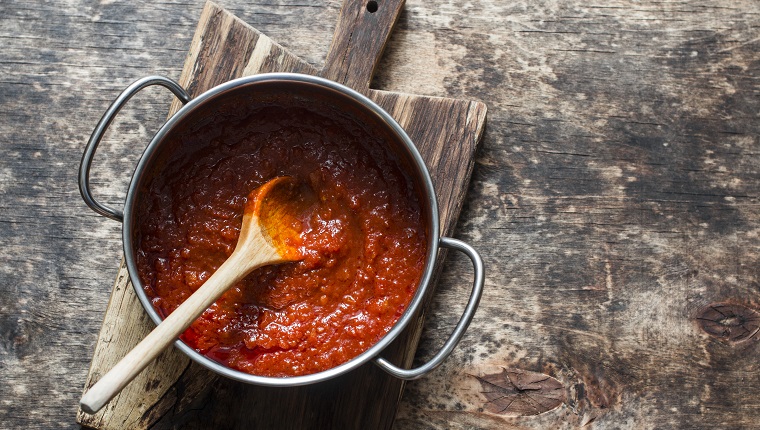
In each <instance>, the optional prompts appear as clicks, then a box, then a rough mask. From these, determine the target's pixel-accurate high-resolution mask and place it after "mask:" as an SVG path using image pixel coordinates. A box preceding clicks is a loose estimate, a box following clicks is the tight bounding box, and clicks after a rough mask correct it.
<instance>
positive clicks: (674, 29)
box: [0, 0, 760, 429]
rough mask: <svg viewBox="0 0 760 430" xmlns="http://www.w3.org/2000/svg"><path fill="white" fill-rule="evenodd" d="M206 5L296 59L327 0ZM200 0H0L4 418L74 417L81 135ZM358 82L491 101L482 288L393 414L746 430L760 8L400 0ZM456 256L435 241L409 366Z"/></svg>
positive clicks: (85, 234)
mask: <svg viewBox="0 0 760 430" xmlns="http://www.w3.org/2000/svg"><path fill="white" fill-rule="evenodd" d="M221 4H222V5H223V6H225V7H226V8H228V9H229V10H231V11H233V12H234V13H235V14H236V15H238V16H239V17H241V18H242V19H243V20H245V21H246V22H248V23H250V24H252V25H253V26H254V27H256V28H258V29H259V30H261V31H263V32H264V33H266V34H267V35H268V36H270V37H271V38H272V39H273V40H275V41H277V42H279V43H281V44H282V45H284V46H285V47H287V48H288V49H289V50H290V51H291V52H293V53H295V54H297V55H299V56H301V57H302V58H304V59H305V60H306V61H308V62H309V63H311V64H313V65H316V66H319V65H320V64H321V63H322V61H323V60H324V55H325V53H326V52H327V48H328V45H329V43H330V39H331V36H332V32H333V30H334V23H335V18H336V17H337V14H338V9H339V7H340V2H339V1H329V2H317V3H309V2H303V1H295V0H271V1H263V2H260V1H253V2H251V1H246V2H244V1H237V0H224V1H222V2H221ZM202 7H203V2H202V1H197V2H187V1H152V2H138V3H132V2H108V1H101V2H83V1H74V0H68V1H59V2H41V1H37V2H34V1H27V0H22V1H14V2H4V3H3V4H0V39H1V40H2V48H0V72H1V74H0V166H2V169H0V196H2V199H1V200H0V207H1V208H2V209H1V210H0V244H2V249H3V250H2V252H0V262H1V263H2V264H0V336H2V337H1V338H0V378H2V380H3V384H1V385H0V405H2V406H0V427H2V428H59V427H64V428H66V427H76V423H75V421H74V420H75V414H76V408H77V401H78V399H79V397H80V395H81V392H82V387H83V384H84V380H85V377H86V375H87V370H88V366H89V363H90V359H91V356H92V351H93V348H94V345H95V341H96V338H97V334H98V330H99V329H100V324H101V320H102V318H103V313H104V311H105V308H106V305H107V301H108V298H109V295H110V288H111V285H112V282H113V279H114V277H115V276H116V272H117V268H118V266H119V261H120V259H121V242H120V225H119V224H118V223H115V222H110V221H108V220H106V219H104V218H101V217H99V216H97V215H95V214H94V213H93V212H91V211H90V210H89V209H88V208H86V207H85V205H84V203H82V201H81V199H80V197H79V192H78V190H77V183H76V174H77V169H78V164H79V160H80V157H81V151H82V149H83V146H84V143H85V141H86V139H87V138H88V136H89V134H90V132H91V131H92V128H93V127H94V125H95V123H96V122H97V120H98V119H99V118H100V116H101V114H102V113H103V111H104V110H105V108H106V107H107V106H108V104H109V103H110V102H111V101H112V100H113V99H114V98H115V96H116V95H117V94H118V92H119V91H121V90H122V89H123V88H124V87H125V86H126V85H127V84H128V83H130V82H132V81H133V80H135V79H137V78H140V77H142V76H146V75H150V74H163V75H167V76H169V77H175V78H176V77H178V76H179V73H180V70H181V68H182V65H183V62H184V56H185V55H186V52H187V50H188V47H189V44H190V39H191V37H192V34H193V31H194V29H195V25H196V22H197V19H198V16H199V14H200V10H201V8H202ZM372 87H373V88H379V89H387V90H393V91H401V92H408V93H415V94H427V95H434V96H447V97H457V98H465V99H478V100H482V101H483V102H485V103H486V104H487V105H488V108H489V112H488V125H487V128H486V133H485V136H484V139H483V142H482V146H481V147H480V149H479V151H478V153H477V159H476V165H475V169H474V173H473V180H472V183H471V184H470V187H469V191H468V197H467V200H466V202H465V207H464V209H463V211H462V213H461V216H460V220H459V224H458V227H457V230H456V236H457V237H459V238H462V239H465V240H467V241H468V242H470V243H472V244H473V245H474V246H475V247H476V248H478V249H479V250H480V251H481V253H482V255H483V257H484V260H485V263H486V268H487V276H486V292H485V295H484V298H483V301H482V303H481V307H480V310H479V312H478V314H477V316H476V318H475V320H474V321H473V323H472V325H471V326H470V329H469V332H468V334H467V335H466V336H465V338H464V340H463V341H462V343H461V344H460V346H459V347H458V348H457V349H456V351H455V352H454V354H453V355H452V356H451V357H450V358H449V360H448V361H447V362H446V363H445V364H444V365H443V366H442V367H441V368H440V369H438V370H437V371H436V372H434V373H433V374H431V375H430V376H428V377H425V378H423V379H421V380H418V381H415V382H411V383H409V384H407V386H406V390H405V392H404V395H403V397H402V398H401V400H400V404H399V407H398V412H397V414H396V420H395V428H398V429H427V428H440V429H448V428H499V429H501V428H530V429H544V428H576V427H582V426H587V427H589V428H599V429H608V428H609V429H611V428H626V429H639V428H705V429H707V428H744V429H750V428H760V400H758V399H760V360H758V356H759V355H758V354H759V353H760V333H759V331H760V278H759V276H758V270H757V269H756V267H758V265H759V263H760V206H758V196H759V195H760V181H759V179H760V159H758V157H760V4H758V3H757V2H756V1H752V0H747V1H721V0H704V1H623V0H621V1H614V0H613V1H599V2H586V1H579V0H569V1H558V0H538V1H525V0H518V1H515V2H504V1H496V0H483V1H479V0H476V1H461V0H442V1H439V2H422V1H418V0H408V2H407V5H406V8H405V11H404V12H403V13H402V14H401V18H400V20H399V23H398V25H397V27H396V30H395V32H394V33H393V35H392V36H391V39H390V42H389V45H388V47H387V49H386V53H385V56H384V59H383V60H382V62H381V64H380V67H379V71H378V73H377V75H376V77H375V80H374V82H373V85H372ZM170 101H171V99H170V96H169V95H167V94H166V93H165V92H163V91H160V90H154V89H150V90H146V91H145V92H144V93H142V94H140V95H138V96H137V97H136V99H135V102H134V103H132V104H130V105H129V106H128V107H127V108H126V109H125V110H124V112H123V114H121V115H120V117H119V118H118V119H117V121H116V123H115V124H114V125H113V126H112V128H111V130H112V131H111V132H110V133H109V135H108V137H107V142H106V143H104V144H103V145H102V148H101V150H100V151H99V153H98V155H97V157H96V168H95V170H94V172H93V182H94V183H95V189H96V190H97V193H98V195H99V196H102V198H103V199H104V200H105V201H107V202H108V203H111V204H113V205H114V206H119V205H120V204H121V203H120V202H121V201H122V199H123V195H124V192H125V190H126V187H127V184H128V180H129V178H128V175H127V174H124V172H125V171H131V169H132V168H133V166H134V164H135V162H136V160H137V158H138V157H139V154H140V152H141V151H142V149H143V147H144V143H143V142H146V139H149V138H150V136H151V133H152V132H153V131H155V130H156V129H157V128H158V127H159V126H160V124H161V123H162V121H163V120H164V117H165V114H166V112H167V109H168V105H169V103H170ZM470 271H471V269H470V266H469V263H468V262H467V261H465V259H464V258H463V257H460V256H455V255H451V256H450V258H449V260H448V261H447V263H446V267H445V269H444V272H443V275H442V278H441V280H440V283H439V285H438V289H437V294H436V296H435V298H434V302H433V304H432V308H431V311H430V314H429V315H430V317H429V318H428V319H427V322H426V326H425V330H424V333H423V340H422V343H421V345H420V348H419V350H418V354H417V359H418V360H420V361H422V360H424V359H426V358H429V357H430V356H431V355H432V354H433V353H434V352H435V351H436V349H437V348H438V346H439V345H440V343H441V342H442V340H443V339H444V338H445V336H446V335H447V333H448V332H449V331H450V330H451V328H452V327H453V326H454V324H455V323H456V320H457V319H458V317H459V313H460V312H461V310H462V304H463V303H464V298H465V297H466V295H467V294H468V292H469V288H470V286H469V279H470V277H471V274H470ZM294 413H297V411H294ZM170 424H171V423H169V425H170Z"/></svg>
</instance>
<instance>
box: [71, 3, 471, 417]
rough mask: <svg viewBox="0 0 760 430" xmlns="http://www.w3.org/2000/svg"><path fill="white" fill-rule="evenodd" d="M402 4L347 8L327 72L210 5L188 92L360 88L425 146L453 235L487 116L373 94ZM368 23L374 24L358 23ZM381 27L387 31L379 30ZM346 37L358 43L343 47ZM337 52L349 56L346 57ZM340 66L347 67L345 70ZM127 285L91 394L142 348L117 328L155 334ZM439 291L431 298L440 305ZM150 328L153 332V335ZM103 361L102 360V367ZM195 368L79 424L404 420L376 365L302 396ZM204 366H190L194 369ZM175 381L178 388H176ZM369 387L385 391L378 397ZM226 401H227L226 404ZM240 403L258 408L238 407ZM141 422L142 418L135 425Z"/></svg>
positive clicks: (405, 342)
mask: <svg viewBox="0 0 760 430" xmlns="http://www.w3.org/2000/svg"><path fill="white" fill-rule="evenodd" d="M402 4H403V2H381V3H380V4H379V6H378V7H379V9H378V10H376V11H375V12H369V11H366V10H365V4H364V3H363V2H361V1H358V2H357V1H348V2H346V3H345V4H344V7H343V8H342V10H341V13H340V15H339V19H338V25H337V30H336V35H335V37H334V38H333V43H332V45H331V48H330V49H331V51H330V52H329V53H328V54H327V58H328V60H327V62H326V64H325V66H324V67H323V69H322V70H320V71H317V70H316V69H314V68H312V67H310V66H307V65H306V64H305V63H304V62H302V61H301V60H299V59H298V58H297V57H295V56H294V55H292V54H290V53H288V52H287V51H286V50H284V49H283V48H282V47H280V46H278V45H277V44H275V43H274V42H272V41H271V39H269V38H267V37H266V36H264V35H263V34H261V33H260V32H259V31H257V30H256V29H254V28H252V27H250V26H249V25H247V24H245V23H244V22H242V21H240V20H239V19H237V18H235V17H234V16H233V15H231V14H230V13H229V12H227V11H225V10H224V9H222V8H221V7H220V6H218V5H216V4H214V3H208V4H207V5H206V7H204V10H203V12H202V13H201V17H200V19H199V27H198V29H197V31H196V34H195V36H194V38H193V43H192V44H191V49H192V51H191V52H190V54H189V55H188V57H187V59H186V62H185V67H184V70H183V73H182V77H181V78H180V82H182V84H183V85H184V86H185V87H186V88H188V92H189V93H190V94H191V95H198V94H200V93H202V92H204V91H206V90H208V89H210V88H212V87H214V86H216V85H219V84H221V83H223V82H226V81H228V80H230V79H234V78H237V77H241V76H244V74H245V73H249V74H255V73H263V72H273V71H284V72H292V71H299V72H307V73H308V72H312V73H315V74H320V75H322V76H328V77H332V76H335V77H337V78H340V80H341V81H342V82H344V83H347V84H349V85H354V86H355V87H354V89H357V90H359V91H361V92H363V93H366V94H368V95H369V96H370V97H371V98H373V99H375V100H376V101H377V102H378V103H379V104H380V106H382V107H384V108H385V109H386V110H387V111H388V112H389V113H391V115H393V116H394V117H396V118H397V119H398V120H399V122H400V124H401V125H402V126H403V127H404V128H405V129H406V130H407V132H408V133H409V134H410V137H411V138H412V139H413V141H414V142H415V143H416V144H417V146H418V148H419V149H420V152H421V154H422V157H423V159H424V160H425V161H426V162H427V163H428V165H429V166H430V168H431V175H432V176H433V181H434V185H435V187H436V192H437V196H438V200H439V204H440V205H441V210H440V211H439V212H440V215H441V218H440V219H441V226H442V229H443V230H444V231H446V232H451V231H452V230H453V227H454V225H455V223H456V217H457V216H458V213H459V210H460V208H461V205H462V202H463V200H464V193H465V192H466V189H467V187H466V185H467V183H468V182H469V178H470V174H471V172H472V165H473V164H474V163H473V161H474V152H475V149H476V147H477V143H478V141H479V140H480V137H481V134H482V130H483V127H484V124H485V116H486V108H485V105H483V104H482V103H480V102H471V101H464V100H456V99H447V98H440V97H426V96H416V95H410V94H399V93H389V92H380V91H375V90H369V88H368V86H369V81H370V79H371V77H372V72H373V71H374V68H375V64H376V63H377V61H378V59H379V55H380V54H381V52H382V47H383V46H384V45H385V40H384V39H383V40H373V38H377V37H383V38H385V37H387V36H388V34H390V30H391V28H392V27H393V25H394V23H395V22H396V18H397V16H398V13H399V11H400V8H401V5H402ZM386 6H387V8H386ZM358 16H371V18H370V19H366V20H365V19H361V18H358V19H357V17H358ZM376 18H379V20H376ZM381 26H386V27H387V28H385V29H378V27H381ZM362 33H366V34H364V35H362ZM342 37H346V38H348V39H349V40H348V41H347V42H346V43H343V42H341V38H342ZM336 51H338V52H339V53H338V54H336V53H335V52H336ZM340 58H344V59H345V61H343V60H339V59H340ZM331 59H332V60H331ZM336 64H337V65H336ZM341 68H345V70H341ZM178 108H179V105H178V102H176V101H175V102H174V104H173V110H175V109H178ZM122 266H123V263H122ZM438 268H439V269H440V265H439V267H438ZM120 281H121V284H120V285H118V286H117V288H115V290H114V293H113V295H112V299H111V301H112V302H116V303H122V302H125V301H126V302H128V303H129V304H131V305H132V306H131V307H128V306H118V307H114V306H110V307H109V309H108V312H107V313H106V316H105V322H104V329H103V331H104V335H101V337H100V340H99V342H98V344H97V346H96V354H95V357H94V360H93V365H92V367H91V369H90V373H89V375H88V378H87V382H86V384H85V386H86V387H90V386H92V384H93V383H95V382H96V381H97V380H98V378H99V377H100V376H101V375H103V374H104V373H105V372H107V371H108V370H109V369H110V368H111V367H112V366H113V365H114V363H115V362H117V361H118V360H119V359H120V358H121V357H122V356H124V354H126V353H127V352H129V351H130V350H131V349H132V348H133V347H134V343H130V341H134V339H133V336H121V337H120V339H121V338H123V339H124V342H119V343H117V342H114V341H112V338H113V334H112V333H110V330H109V329H108V328H110V327H112V325H113V324H112V321H115V320H116V321H123V320H127V321H128V322H129V323H127V324H120V325H119V326H118V327H119V329H121V330H124V331H136V332H138V333H140V334H141V335H144V333H145V332H146V331H147V330H148V329H149V327H150V326H152V325H151V324H150V323H148V324H146V322H145V321H144V317H143V316H142V314H144V311H143V310H142V308H141V307H140V305H139V302H136V301H135V300H134V299H133V298H131V296H134V293H133V292H132V289H131V284H130V283H129V280H128V279H126V278H124V279H121V280H120ZM432 291H433V290H432V289H431V296H430V297H432ZM430 297H428V300H427V301H426V303H427V302H429V299H430ZM463 297H466V295H465V296H463ZM463 301H464V300H463ZM417 318H418V322H417V323H413V324H411V325H410V329H409V330H406V331H405V333H404V334H403V335H402V336H400V337H399V339H397V341H396V342H395V343H394V346H393V347H392V348H388V349H387V350H386V351H384V353H383V355H384V356H385V357H386V358H388V359H390V360H391V361H393V362H396V363H404V364H405V365H406V366H409V364H410V363H411V360H412V359H413V357H414V351H415V349H416V346H417V342H418V340H419V336H420V331H421V330H420V329H421V324H422V318H423V313H422V312H420V313H419V315H418V316H417ZM133 324H134V325H140V329H139V330H132V328H131V327H132V325H133ZM146 325H147V326H148V327H144V326H146ZM104 336H105V337H104ZM104 355H108V357H104ZM96 360H102V363H100V362H98V361H96ZM163 366H167V373H166V377H165V378H160V377H156V376H155V375H156V374H160V373H161V368H162V367H163ZM186 366H187V360H177V361H176V362H171V363H163V362H157V363H155V364H154V365H152V366H150V368H149V369H148V370H149V372H147V373H149V374H150V375H151V379H150V380H149V381H148V382H147V383H143V381H142V380H143V379H145V377H143V378H141V379H140V381H136V382H135V383H134V384H132V385H131V387H132V390H131V391H130V392H129V394H122V395H120V396H119V397H118V398H115V399H114V400H113V401H112V402H111V403H110V404H109V405H108V406H107V408H105V409H104V410H102V411H100V412H98V413H97V414H94V415H88V414H86V413H84V412H82V411H81V410H80V411H79V413H78V414H77V419H78V422H80V423H81V424H83V425H87V426H91V427H96V428H101V429H110V428H122V427H123V426H124V423H126V422H129V423H130V425H131V426H134V427H135V428H136V427H140V428H143V427H150V426H153V425H154V423H155V422H157V421H159V420H161V421H163V422H166V423H167V425H171V426H174V425H178V423H182V426H183V427H185V428H187V427H194V428H208V427H209V426H211V427H239V428H245V427H246V426H250V425H254V424H255V425H258V426H263V427H265V428H274V427H291V428H304V427H313V426H314V425H315V424H314V423H315V422H318V423H321V424H320V425H319V427H315V428H357V429H358V428H362V429H368V428H388V427H390V425H391V423H392V421H393V417H394V416H395V409H396V406H397V403H398V399H399V397H400V395H401V391H402V388H403V382H402V381H400V380H396V379H394V378H393V377H391V376H389V375H387V374H385V373H383V372H382V371H380V370H379V369H377V368H376V367H375V366H374V365H373V364H372V363H369V364H367V365H365V366H363V367H362V368H361V369H358V370H357V371H354V372H352V373H351V374H350V375H347V376H346V377H343V378H339V379H338V381H337V382H331V383H330V384H319V385H317V386H315V387H306V388H294V389H272V388H264V387H249V386H245V385H243V384H240V383H236V382H232V381H225V380H221V379H220V378H218V377H216V376H215V375H213V374H211V373H210V372H206V373H203V372H189V373H187V372H180V371H179V369H188V367H186ZM194 366H195V365H190V368H192V367H194ZM199 374H200V375H203V376H201V379H202V380H203V381H204V382H203V383H202V384H197V383H196V384H194V385H193V386H195V387H206V386H210V385H213V386H214V387H216V388H215V389H214V390H213V392H212V391H206V392H205V393H200V392H195V391H188V390H183V391H178V390H176V389H174V386H178V387H185V386H188V385H191V381H187V380H186V379H184V378H185V377H186V375H193V377H198V375H199ZM155 379H161V382H162V383H161V384H158V383H151V382H150V381H153V380H155ZM167 381H172V383H170V384H167V383H166V382H167ZM175 381H176V382H175ZM368 386H371V387H375V389H373V390H372V391H369V392H368V391H367V390H366V387H368ZM219 387H225V388H219ZM141 390H142V391H143V392H144V393H142V392H141ZM220 392H221V393H225V394H219V393H220ZM211 396H214V397H215V401H214V402H212V403H207V402H208V400H207V399H208V398H210V397H211ZM204 397H205V399H204ZM240 399H248V400H247V401H246V402H245V403H238V402H240ZM323 399H328V400H329V402H330V403H328V404H325V402H324V400H323ZM204 402H206V403H205V404H207V405H208V406H207V407H206V409H207V410H205V411H204V412H203V413H201V414H198V413H197V412H196V411H194V410H193V411H191V415H192V416H191V415H188V411H185V410H183V409H178V408H175V407H174V405H175V404H183V403H184V404H196V403H204ZM292 403H296V404H299V410H301V411H302V414H301V415H293V414H291V413H290V412H289V411H288V410H287V409H282V408H281V406H280V405H283V404H292ZM234 405H238V406H237V407H235V406H234ZM157 411H160V412H157ZM162 414H163V415H162ZM135 416H137V417H139V418H138V419H137V420H135ZM209 420H211V421H209Z"/></svg>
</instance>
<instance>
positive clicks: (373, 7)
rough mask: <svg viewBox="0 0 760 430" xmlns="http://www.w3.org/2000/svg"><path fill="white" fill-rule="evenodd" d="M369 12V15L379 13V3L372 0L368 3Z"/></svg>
mask: <svg viewBox="0 0 760 430" xmlns="http://www.w3.org/2000/svg"><path fill="white" fill-rule="evenodd" d="M367 12H369V13H375V12H377V2H376V1H375V0H371V1H370V2H368V3H367Z"/></svg>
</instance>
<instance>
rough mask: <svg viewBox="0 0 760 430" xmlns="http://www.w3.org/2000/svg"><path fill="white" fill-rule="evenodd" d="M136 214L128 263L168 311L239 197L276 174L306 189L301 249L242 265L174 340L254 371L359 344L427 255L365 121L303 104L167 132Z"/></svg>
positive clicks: (203, 268)
mask: <svg viewBox="0 0 760 430" xmlns="http://www.w3.org/2000/svg"><path fill="white" fill-rule="evenodd" d="M173 139H175V140H177V143H178V144H177V147H179V148H181V149H180V150H179V151H175V154H174V155H172V156H171V158H170V159H169V160H168V161H167V162H166V163H165V165H166V167H165V168H164V169H163V171H162V173H161V175H159V176H156V177H155V178H153V179H152V180H151V182H150V184H149V185H148V187H147V189H146V191H145V192H144V193H143V197H141V198H142V200H141V202H140V204H139V205H138V210H137V217H136V219H137V225H136V231H137V234H138V237H139V238H138V239H137V242H136V243H137V266H138V271H139V275H140V278H141V281H142V283H143V285H144V288H145V292H146V294H147V295H148V297H150V298H151V300H152V303H153V306H154V308H155V309H156V311H157V312H158V313H159V314H161V315H162V316H163V317H165V316H166V315H168V314H170V313H171V312H172V311H173V310H174V309H176V308H177V306H179V304H181V303H182V302H183V301H184V300H185V299H186V298H187V297H188V296H189V295H190V294H192V293H193V292H194V291H195V290H197V289H198V288H199V287H200V286H201V285H202V284H203V282H204V281H205V280H206V279H208V278H209V277H210V276H211V275H212V274H213V273H214V271H215V270H216V269H217V268H218V267H219V266H220V265H221V264H222V263H223V262H224V261H225V260H226V259H227V257H229V255H230V254H231V253H232V251H233V250H234V249H235V245H236V243H237V239H238V234H239V231H240V224H241V220H242V214H243V206H244V204H245V202H246V196H247V195H248V193H249V192H250V191H251V190H253V189H254V188H256V187H257V186H259V185H261V184H263V183H264V182H266V181H267V180H269V179H271V178H273V177H275V176H280V175H290V176H294V177H295V178H296V179H297V180H298V181H300V183H303V184H306V185H307V186H309V187H310V188H311V189H312V190H313V191H314V192H315V193H316V195H317V197H318V199H317V200H318V204H317V205H316V207H314V209H313V211H311V212H310V214H309V216H308V219H306V220H304V230H303V232H302V236H301V239H302V240H303V247H304V249H305V254H306V258H304V259H303V260H301V261H298V262H294V263H285V264H281V265H277V266H268V267H263V268H260V269H257V270H255V271H254V272H252V273H251V274H250V275H248V276H247V277H246V278H245V279H244V280H243V281H241V282H240V283H238V284H236V285H235V286H233V287H232V288H231V289H230V290H229V291H227V292H226V293H225V294H224V295H223V296H222V297H221V298H220V299H219V300H218V301H217V302H216V303H214V304H213V305H212V306H211V307H210V308H209V309H208V310H206V311H205V312H204V313H203V315H202V316H201V317H199V318H198V320H196V321H195V323H193V324H192V325H191V326H190V328H188V329H187V331H185V333H184V334H183V335H182V336H181V338H182V340H183V341H184V342H185V343H187V344H188V345H189V346H191V347H192V348H194V349H196V350H197V351H199V352H200V353H202V354H204V355H206V356H207V357H209V358H211V359H213V360H215V361H217V362H220V363H222V364H224V365H226V366H228V367H231V368H234V369H238V370H241V371H244V372H247V373H251V374H255V375H263V376H274V377H281V376H296V375H306V374H311V373H316V372H320V371H323V370H326V369H329V368H332V367H335V366H337V365H339V364H341V363H344V362H346V361H348V360H350V359H352V358H353V357H356V356H357V355H359V354H361V353H362V352H364V351H366V350H367V349H368V348H369V347H371V346H372V345H373V344H375V343H376V342H377V341H378V340H380V339H381V338H382V337H383V336H384V335H385V334H386V333H387V332H388V331H389V330H390V328H391V327H392V326H393V325H394V324H395V322H396V321H397V320H398V318H399V317H400V316H401V315H402V313H403V312H404V311H405V310H406V308H407V306H408V305H409V302H410V300H411V298H412V296H413V295H414V293H415V291H416V288H417V285H418V283H419V281H420V278H421V275H422V271H423V265H424V262H425V257H426V253H427V237H426V229H425V227H424V225H423V224H424V223H423V216H422V211H421V203H420V198H419V193H418V192H417V191H416V190H415V188H414V185H413V184H412V182H411V179H410V178H409V177H408V175H407V174H406V173H405V172H404V171H403V170H402V169H401V167H400V164H399V161H398V159H397V158H396V156H394V155H393V154H392V153H391V152H390V151H389V150H388V149H387V148H386V146H387V145H384V143H383V141H382V139H381V138H380V137H378V136H377V135H376V134H374V133H372V132H371V130H368V129H367V128H366V126H364V125H362V124H359V123H358V122H356V121H354V120H351V119H349V118H348V117H345V116H343V115H340V114H336V113H330V112H329V110H323V109H319V108H317V107H313V106H312V107H309V106H306V105H302V106H295V107H284V106H278V105H276V104H274V105H270V106H266V107H265V108H261V107H259V108H256V109H253V110H250V109H249V110H248V111H243V112H238V113H236V114H232V115H227V116H221V117H217V118H216V119H215V120H214V121H211V122H209V123H208V124H205V125H200V126H196V127H195V128H194V129H193V130H192V132H189V133H185V134H183V135H178V136H176V137H173Z"/></svg>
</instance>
